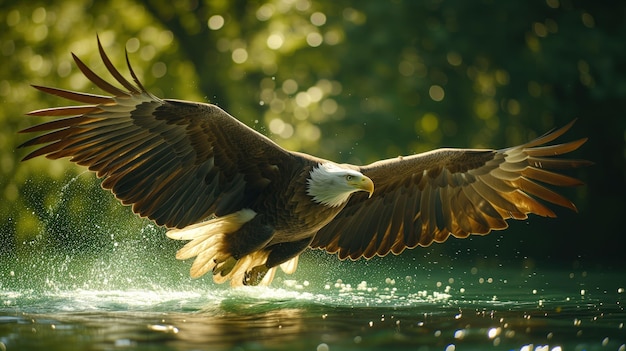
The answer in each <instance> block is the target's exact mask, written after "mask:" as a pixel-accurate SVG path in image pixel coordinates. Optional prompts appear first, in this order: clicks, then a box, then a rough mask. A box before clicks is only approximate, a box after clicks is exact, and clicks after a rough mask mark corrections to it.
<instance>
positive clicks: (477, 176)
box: [311, 121, 590, 259]
mask: <svg viewBox="0 0 626 351" xmlns="http://www.w3.org/2000/svg"><path fill="white" fill-rule="evenodd" d="M572 125H573V121H572V122H570V123H569V124H567V125H566V126H564V127H562V128H560V129H557V130H554V131H552V132H549V133H546V134H544V135H542V136H540V137H539V138H537V139H535V140H532V141H530V142H528V143H526V144H523V145H519V146H516V147H511V148H507V149H501V150H476V149H439V150H434V151H430V152H426V153H423V154H418V155H413V156H409V157H400V158H395V159H389V160H383V161H378V162H375V163H372V164H370V165H367V166H363V167H360V171H361V172H362V173H363V174H365V175H367V176H368V177H370V178H371V179H372V180H373V182H374V184H375V185H376V191H375V192H374V195H373V197H372V198H371V199H367V198H366V197H352V198H350V200H349V202H348V204H347V205H346V207H345V208H344V209H343V211H342V212H340V213H339V215H338V216H337V217H336V218H335V219H334V220H333V221H331V222H330V223H329V225H328V226H326V227H324V228H322V229H321V230H320V231H319V232H318V233H317V235H316V236H315V238H314V239H313V242H312V243H311V247H313V248H321V249H325V250H327V251H329V252H340V257H344V258H345V257H350V258H351V259H357V258H359V257H365V258H369V257H371V256H373V255H374V254H375V255H379V256H384V255H386V254H388V253H389V252H393V253H394V254H397V253H400V252H402V251H403V250H404V249H405V248H413V247H415V246H417V245H420V246H428V245H430V244H431V243H432V242H442V241H445V240H446V239H447V238H448V237H449V236H450V235H453V236H455V237H459V238H463V237H467V236H469V235H471V234H487V233H489V232H490V231H491V230H498V229H504V228H506V227H507V222H506V220H507V219H510V218H513V219H525V218H527V217H528V214H531V213H533V214H536V215H540V216H545V217H554V216H555V213H554V211H553V210H552V209H550V208H549V207H548V206H546V203H547V204H554V205H558V206H561V207H565V208H569V209H571V210H574V211H576V207H575V206H574V204H573V203H572V202H571V201H570V200H568V199H567V198H565V197H564V196H562V195H560V194H559V193H557V192H555V191H554V190H552V189H550V188H549V187H548V186H577V185H581V184H582V182H581V181H580V180H578V179H576V178H573V177H571V176H568V175H564V174H561V173H559V172H557V171H558V170H566V169H573V168H578V167H582V166H587V165H589V164H590V162H588V161H585V160H570V159H562V158H557V156H558V155H563V154H566V153H569V152H572V151H575V150H576V149H578V148H579V147H580V146H581V145H583V144H584V143H585V141H586V140H587V139H579V140H576V141H572V142H566V143H561V144H553V145H547V143H550V142H552V141H554V140H555V139H556V138H558V137H559V136H561V135H563V134H564V133H565V132H566V131H567V130H568V129H569V128H570V127H571V126H572ZM381 198H384V199H385V201H380V199H381ZM390 200H391V201H390ZM373 209H375V211H374V210H373ZM374 212H375V213H376V214H377V215H376V216H372V213H374ZM380 228H385V233H384V236H383V237H380V235H381V233H380V231H381V230H380ZM366 244H369V246H367V245H366ZM366 246H367V249H366V250H365V251H364V250H363V248H364V247H366Z"/></svg>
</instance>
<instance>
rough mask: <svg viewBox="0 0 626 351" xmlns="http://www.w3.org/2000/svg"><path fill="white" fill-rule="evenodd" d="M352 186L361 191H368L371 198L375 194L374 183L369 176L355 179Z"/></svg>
mask: <svg viewBox="0 0 626 351" xmlns="http://www.w3.org/2000/svg"><path fill="white" fill-rule="evenodd" d="M351 185H352V186H354V187H355V188H357V189H359V190H363V191H367V192H368V193H369V197H372V194H374V182H373V181H372V180H371V179H370V178H368V177H367V176H363V177H361V178H356V179H354V180H353V181H352V182H351Z"/></svg>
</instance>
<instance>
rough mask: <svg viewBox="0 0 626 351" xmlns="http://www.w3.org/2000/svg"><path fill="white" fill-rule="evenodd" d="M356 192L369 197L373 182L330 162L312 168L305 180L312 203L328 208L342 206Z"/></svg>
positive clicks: (351, 170)
mask: <svg viewBox="0 0 626 351" xmlns="http://www.w3.org/2000/svg"><path fill="white" fill-rule="evenodd" d="M357 191H367V192H368V193H369V196H370V197H371V196H372V194H373V193H374V182H372V180H371V179H370V178H368V177H367V176H365V175H363V174H362V173H361V172H359V171H356V170H354V169H350V168H344V167H341V166H339V165H337V164H334V163H330V162H328V163H322V164H319V165H318V166H317V167H315V168H313V170H312V171H311V173H310V174H309V178H308V179H307V194H308V195H309V196H311V197H312V198H313V201H314V202H317V203H319V204H322V205H325V206H329V207H337V206H340V205H343V204H344V203H345V202H346V201H348V198H349V197H350V194H352V193H354V192H357Z"/></svg>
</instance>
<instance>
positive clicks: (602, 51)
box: [0, 0, 626, 264]
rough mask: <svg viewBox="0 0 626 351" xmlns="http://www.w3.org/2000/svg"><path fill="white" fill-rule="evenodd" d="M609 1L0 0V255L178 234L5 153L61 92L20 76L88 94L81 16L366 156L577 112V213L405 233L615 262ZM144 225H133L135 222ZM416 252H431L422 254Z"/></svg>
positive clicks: (489, 139)
mask: <svg viewBox="0 0 626 351" xmlns="http://www.w3.org/2000/svg"><path fill="white" fill-rule="evenodd" d="M625 14H626V3H623V2H617V1H614V2H612V1H596V2H583V1H572V0H546V1H530V2H529V1H522V0H518V1H504V2H492V1H486V0H485V1H462V0H428V1H408V0H407V1H400V0H396V1H311V0H270V1H240V0H239V1H226V0H217V1H208V0H207V1H202V0H197V1H175V2H167V1H162V0H152V1H145V2H140V1H132V0H113V1H108V2H100V1H89V0H71V1H69V0H68V1H55V2H54V3H52V4H50V2H48V1H28V2H24V1H21V2H18V1H3V2H2V3H1V4H0V56H1V57H2V65H0V101H1V102H2V104H1V105H0V121H1V123H2V130H0V165H1V167H0V170H1V172H0V197H1V198H2V200H1V203H2V204H1V205H0V214H1V215H0V221H1V223H0V255H3V256H4V257H14V258H18V259H19V258H20V257H28V256H32V255H42V256H45V255H46V253H47V252H53V251H54V252H63V253H67V254H82V253H88V254H92V253H95V254H97V253H98V252H100V251H103V250H112V247H113V246H112V245H111V243H112V242H114V241H115V240H119V238H120V237H121V238H122V240H140V239H142V238H143V239H145V240H142V241H141V242H142V243H143V244H142V245H143V247H144V249H146V250H151V251H149V252H151V253H152V254H154V255H163V256H168V257H169V256H173V252H174V251H175V249H176V247H178V244H179V243H171V242H169V241H168V240H167V239H166V238H165V236H164V235H163V233H164V230H161V229H159V228H154V227H152V226H150V224H149V221H148V220H142V219H137V218H136V217H135V216H134V215H133V214H132V213H131V211H130V210H129V208H127V207H122V206H120V205H119V204H118V203H117V202H116V201H115V200H114V198H113V196H111V194H110V193H108V192H106V191H102V190H99V181H98V180H97V179H95V177H94V176H93V175H91V174H89V173H85V169H84V168H81V167H76V166H74V165H72V164H71V163H70V162H68V161H50V160H46V159H44V158H40V159H35V160H31V161H29V162H26V163H20V159H21V158H22V157H23V156H24V155H25V154H26V152H27V151H26V150H23V149H17V148H16V147H17V145H19V144H20V143H21V142H23V141H25V140H26V139H27V136H25V135H23V134H18V133H17V132H18V131H19V130H21V129H23V128H26V127H28V126H31V125H33V124H34V123H37V122H40V120H37V119H35V118H30V117H24V116H23V115H24V113H26V112H28V111H31V110H36V109H40V108H45V107H49V106H58V105H62V104H64V103H65V102H64V101H62V100H61V99H59V98H55V97H51V96H46V95H44V94H42V93H40V92H38V91H36V90H35V89H32V88H31V87H30V86H29V85H30V84H39V85H48V86H55V87H60V88H65V89H71V90H79V91H82V90H85V91H88V92H92V91H93V92H94V93H100V92H99V91H97V89H95V88H93V86H92V85H91V84H89V83H88V81H87V80H86V79H85V78H84V77H83V76H82V74H81V73H80V71H79V70H78V69H77V68H76V67H75V66H74V64H73V62H72V59H71V55H70V52H73V53H75V54H76V55H78V56H79V57H81V58H82V59H84V60H85V62H86V63H87V64H88V65H90V66H91V67H93V68H94V69H95V70H96V72H100V73H105V72H106V70H105V68H104V66H103V64H102V63H101V61H100V60H99V57H98V52H97V46H96V35H99V37H100V39H101V40H102V42H103V45H104V47H105V50H106V51H107V52H108V54H109V56H110V58H111V59H112V60H113V62H114V63H115V64H116V65H117V66H118V67H119V68H120V69H121V71H122V72H125V73H127V72H128V71H127V70H126V68H125V62H124V50H127V51H128V54H129V57H130V61H131V63H132V64H133V67H134V69H135V71H136V72H137V74H138V76H139V77H140V79H142V81H143V83H144V85H145V86H146V87H147V88H148V90H150V91H151V92H153V93H154V94H156V95H157V96H160V97H167V98H178V99H186V100H196V101H208V102H212V103H216V104H218V105H220V106H222V107H223V108H225V109H226V110H227V111H229V112H230V113H231V114H233V115H234V116H236V117H237V118H239V119H241V120H242V121H243V122H244V123H246V124H248V125H250V126H252V127H254V128H255V129H257V130H259V131H260V132H262V133H264V134H266V135H268V136H269V137H270V138H272V139H273V140H275V141H276V142H278V143H279V144H280V145H282V146H284V147H286V148H289V149H292V150H299V151H303V152H307V153H310V154H314V155H317V156H321V157H324V158H328V159H331V160H335V161H340V162H350V163H356V164H363V163H369V162H372V161H374V160H377V159H381V158H389V157H395V156H398V155H407V154H412V153H416V152H422V151H426V150H429V149H433V148H436V147H444V146H445V147H493V148H501V147H506V146H511V145H514V144H517V143H521V142H524V141H526V140H529V139H531V138H533V137H536V136H538V135H540V134H543V133H544V132H546V131H548V130H550V129H552V128H555V127H560V126H563V125H565V124H566V123H567V122H569V121H571V120H572V119H578V121H577V123H576V124H575V125H574V127H573V129H572V130H571V131H570V132H569V133H568V134H566V136H565V138H566V139H567V140H574V139H576V138H580V137H584V136H587V137H589V142H588V143H587V144H585V145H584V146H583V147H582V149H581V150H580V151H577V152H576V153H575V154H574V155H572V156H570V157H576V158H585V159H589V160H592V161H594V162H595V165H594V166H592V167H589V168H586V169H582V170H580V171H576V172H573V173H572V175H574V176H577V177H579V178H581V179H583V180H584V181H585V182H586V183H587V185H586V186H584V187H580V188H576V189H565V190H564V192H565V193H566V194H567V195H568V196H569V197H570V198H572V199H573V200H574V202H575V203H576V204H577V206H578V208H579V213H578V214H576V213H570V212H568V211H567V210H564V209H557V214H558V216H559V218H557V219H543V218H538V217H531V218H530V219H529V220H528V221H521V222H517V223H511V228H510V229H509V230H507V231H504V232H495V233H492V234H490V235H489V236H488V237H485V238H473V239H470V240H464V241H458V240H454V239H451V240H449V241H448V243H446V244H443V245H433V246H431V247H429V248H426V249H423V248H422V249H419V248H418V249H415V250H412V251H407V252H405V253H404V254H403V255H404V256H406V257H412V258H416V259H419V258H420V257H423V256H424V255H427V254H428V255H433V253H436V255H439V257H451V256H454V255H461V254H468V255H470V256H471V257H481V258H486V259H488V258H489V257H492V256H496V257H497V256H499V257H500V258H503V257H504V258H506V257H509V256H510V257H514V258H518V259H524V258H530V259H532V260H544V259H556V260H558V261H560V262H566V263H567V264H570V263H571V262H579V261H582V262H584V263H586V264H592V263H594V262H597V263H599V264H605V263H606V264H615V263H619V264H623V263H624V262H625V258H624V257H626V255H624V245H623V242H624V240H623V235H624V234H625V230H624V227H623V225H622V224H621V222H620V219H619V218H620V216H621V215H623V214H624V213H625V210H626V205H625V203H626V201H625V199H626V190H625V184H626V174H625V159H626V145H625V143H626V141H625V140H626V118H625V116H624V111H626V45H624V40H625V39H626V21H625V17H626V15H625ZM148 229H150V230H148ZM431 257H433V256H431Z"/></svg>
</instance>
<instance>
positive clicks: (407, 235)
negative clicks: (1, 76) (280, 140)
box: [20, 40, 589, 285]
mask: <svg viewBox="0 0 626 351" xmlns="http://www.w3.org/2000/svg"><path fill="white" fill-rule="evenodd" d="M98 49H99V52H100V56H101V57H102V60H103V62H104V64H105V66H106V68H107V70H108V71H109V72H110V73H111V75H112V76H113V78H114V79H115V80H116V81H117V82H118V83H119V84H120V85H121V86H122V87H123V89H121V88H119V87H116V86H114V85H112V84H110V83H108V82H107V81H105V80H104V79H102V78H101V77H99V76H98V75H97V74H95V73H94V72H93V71H92V70H91V69H89V68H88V67H87V66H86V65H85V64H84V63H83V62H82V61H81V60H80V59H78V58H77V57H76V56H74V55H73V57H74V61H75V62H76V65H77V66H78V68H79V69H80V70H81V72H82V73H83V74H84V75H85V76H86V77H87V78H88V79H89V80H90V81H91V82H92V83H93V84H95V85H96V86H98V87H99V88H100V89H102V90H103V91H105V92H107V93H109V94H111V95H112V96H102V95H94V94H88V93H82V92H74V91H68V90H64V89H59V88H51V87H44V86H34V87H35V88H37V89H39V90H41V91H43V92H45V93H49V94H52V95H57V96H59V97H62V98H65V99H68V100H72V101H76V102H80V103H84V105H79V106H68V107H57V108H47V109H42V110H37V111H33V112H30V113H29V115H31V116H51V117H54V119H53V120H51V121H49V122H46V123H43V124H39V125H36V126H33V127H30V128H27V129H25V130H23V131H22V132H27V133H31V132H37V133H40V134H39V135H38V136H36V137H34V138H32V139H30V140H28V141H26V142H25V143H23V144H22V145H21V146H20V147H27V146H37V148H36V149H35V150H34V151H32V152H31V153H30V154H28V155H27V156H26V157H25V158H24V159H25V160H27V159H30V158H33V157H37V156H42V155H45V156H46V157H48V158H51V159H57V158H62V157H69V158H70V160H71V161H72V162H75V163H77V164H79V165H84V166H87V167H88V168H89V170H91V171H93V172H95V173H96V175H97V176H98V177H100V178H102V179H103V181H102V187H104V188H105V189H109V190H111V191H112V192H113V194H114V195H115V196H116V198H117V199H119V201H120V202H122V203H123V204H125V205H131V206H132V209H133V211H134V212H135V213H137V214H139V215H140V216H142V217H147V218H149V219H151V220H153V221H154V222H155V223H156V224H158V225H160V226H165V227H167V228H168V229H169V230H168V232H167V236H168V237H170V238H172V239H178V240H188V241H189V242H188V243H187V244H186V245H185V246H184V247H183V248H181V249H180V250H179V251H178V252H177V254H176V257H177V258H178V259H181V260H184V259H191V258H194V257H195V260H194V262H193V264H192V266H191V276H192V277H200V276H202V275H204V274H205V273H208V272H211V273H212V274H213V278H214V280H215V281H216V282H218V283H221V282H225V281H228V280H230V281H231V284H232V285H241V284H246V285H258V284H269V283H270V282H271V281H272V279H273V277H274V273H275V271H276V268H277V267H279V266H280V267H281V268H283V270H285V271H286V272H287V273H290V272H293V271H294V270H295V268H296V266H297V260H298V257H299V255H300V254H301V253H302V252H303V251H304V250H305V249H307V248H309V247H310V248H319V249H323V250H326V251H328V252H330V253H337V254H338V256H339V258H340V259H345V258H350V259H358V258H360V257H365V258H371V257H373V256H375V255H379V256H383V255H386V254H388V253H389V252H392V253H394V254H398V253H400V252H402V251H403V250H404V249H405V248H413V247H416V246H418V245H420V246H427V245H430V244H431V243H432V242H442V241H444V240H446V239H447V238H448V236H449V235H453V236H455V237H461V238H462V237H467V236H468V235H470V234H486V233H488V232H489V231H491V230H493V229H504V228H506V227H507V223H506V220H507V219H509V218H513V219H524V218H527V215H528V214H529V213H534V214H537V215H540V216H548V217H554V216H555V214H554V212H553V211H552V210H551V209H550V208H549V207H548V206H547V205H546V203H551V204H555V205H559V206H563V207H566V208H570V209H572V210H576V207H575V206H574V204H573V203H572V202H571V201H569V200H568V199H566V198H565V197H563V196H562V195H559V194H558V193H556V192H554V191H553V190H550V189H549V188H548V187H546V185H556V186H575V185H580V184H582V183H581V182H580V181H579V180H577V179H575V178H572V177H569V176H566V175H563V174H560V173H557V172H554V171H552V170H561V169H570V168H576V167H581V166H584V165H587V164H589V162H587V161H584V160H571V159H563V158H558V157H556V156H559V155H561V154H565V153H569V152H571V151H574V150H576V149H577V148H578V147H580V146H581V145H582V144H583V143H585V141H586V139H580V140H576V141H572V142H567V143H563V144H553V145H549V144H548V143H550V142H552V141H553V140H555V139H556V138H558V137H559V136H561V135H562V134H564V133H565V132H566V131H567V130H568V129H569V128H570V127H571V125H572V124H573V122H572V123H570V124H568V125H567V126H565V127H563V128H561V129H558V130H556V131H553V132H551V133H547V134H545V135H543V136H541V137H539V138H537V139H535V140H533V141H531V142H528V143H526V144H523V145H519V146H515V147H511V148H506V149H501V150H488V149H438V150H433V151H430V152H426V153H422V154H417V155H412V156H406V157H398V158H394V159H388V160H382V161H378V162H375V163H372V164H369V165H365V166H355V165H349V164H337V163H334V162H332V161H328V160H324V159H321V158H317V157H314V156H310V155H307V154H304V153H298V152H291V151H288V150H285V149H283V148H281V147H280V146H278V145H277V144H276V143H274V142H273V141H271V140H270V139H269V138H267V137H265V136H263V135H261V134H260V133H258V132H256V131H255V130H253V129H251V128H249V127H248V126H246V125H245V124H243V123H241V122H239V121H238V120H237V119H235V118H234V117H232V116H230V115H229V114H228V113H226V112H225V111H224V110H222V109H220V108H219V107H217V106H215V105H212V104H206V103H196V102H189V101H181V100H170V99H160V98H158V97H156V96H154V95H152V94H150V93H149V92H148V91H147V90H146V89H145V88H144V87H143V85H142V84H141V83H140V81H139V79H138V78H137V76H136V75H135V73H134V72H133V70H132V68H131V66H130V63H129V60H128V56H127V57H126V61H127V64H128V68H129V70H130V74H131V76H132V80H133V81H132V82H131V81H128V80H127V79H126V78H124V76H122V75H121V74H120V73H119V71H117V69H116V68H115V67H114V66H113V64H112V63H111V61H110V60H109V58H108V57H107V55H106V54H105V52H104V49H103V48H102V45H101V44H100V41H99V40H98ZM42 133H43V134H42Z"/></svg>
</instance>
